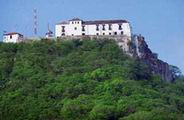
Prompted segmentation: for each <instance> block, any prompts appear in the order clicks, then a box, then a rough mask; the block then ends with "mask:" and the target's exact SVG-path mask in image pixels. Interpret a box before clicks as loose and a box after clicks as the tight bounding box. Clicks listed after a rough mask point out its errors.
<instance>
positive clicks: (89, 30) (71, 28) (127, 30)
mask: <svg viewBox="0 0 184 120" xmlns="http://www.w3.org/2000/svg"><path fill="white" fill-rule="evenodd" d="M104 25H105V30H103V25H102V24H99V30H98V31H97V30H96V25H95V24H91V25H85V24H82V21H69V24H58V25H56V30H55V33H56V34H55V35H56V37H61V35H62V26H65V35H66V36H77V35H83V34H84V35H97V34H98V35H115V32H116V35H122V34H123V35H126V36H131V27H130V24H129V23H122V30H119V24H118V23H117V24H111V25H112V26H111V28H112V29H111V30H109V24H104ZM82 26H85V31H82ZM75 28H76V29H75ZM122 32H123V33H122Z"/></svg>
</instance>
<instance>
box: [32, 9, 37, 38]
mask: <svg viewBox="0 0 184 120" xmlns="http://www.w3.org/2000/svg"><path fill="white" fill-rule="evenodd" d="M33 12H34V35H35V36H37V32H38V21H37V18H38V17H37V9H34V10H33Z"/></svg>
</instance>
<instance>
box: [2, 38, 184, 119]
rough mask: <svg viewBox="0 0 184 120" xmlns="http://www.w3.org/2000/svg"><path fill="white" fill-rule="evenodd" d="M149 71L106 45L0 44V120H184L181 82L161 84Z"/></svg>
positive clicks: (86, 42) (183, 82) (75, 42)
mask: <svg viewBox="0 0 184 120" xmlns="http://www.w3.org/2000/svg"><path fill="white" fill-rule="evenodd" d="M149 71H150V70H149V69H148V67H147V66H146V65H145V64H144V63H142V62H141V61H139V60H137V59H133V58H130V57H129V56H127V55H125V54H124V52H123V51H122V50H121V49H120V48H119V47H118V46H117V45H116V43H115V42H114V41H112V40H105V39H99V40H87V39H86V40H83V41H80V40H65V41H61V40H59V39H58V40H57V41H54V40H46V39H45V40H41V41H32V42H28V43H19V44H11V43H8V44H4V43H1V44H0V119H1V120H15V119H16V120H151V119H153V120H163V119H166V120H171V119H178V120H180V119H182V118H184V116H183V114H184V97H183V96H184V87H183V86H184V79H183V77H179V80H177V81H176V82H175V83H172V84H171V83H165V82H163V81H161V80H160V78H159V77H158V76H153V75H152V74H151V73H150V72H149ZM173 72H177V73H178V69H177V68H176V67H173Z"/></svg>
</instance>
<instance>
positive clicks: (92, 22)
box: [83, 20, 128, 25]
mask: <svg viewBox="0 0 184 120" xmlns="http://www.w3.org/2000/svg"><path fill="white" fill-rule="evenodd" d="M113 23H128V21H126V20H96V21H83V24H86V25H91V24H113Z"/></svg>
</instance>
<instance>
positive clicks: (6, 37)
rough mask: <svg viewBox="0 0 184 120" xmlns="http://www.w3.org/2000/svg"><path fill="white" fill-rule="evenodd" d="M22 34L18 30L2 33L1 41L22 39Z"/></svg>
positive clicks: (16, 41)
mask: <svg viewBox="0 0 184 120" xmlns="http://www.w3.org/2000/svg"><path fill="white" fill-rule="evenodd" d="M23 37H24V36H23V35H22V34H20V33H18V32H9V33H4V34H3V42H5V43H18V42H22V41H23Z"/></svg>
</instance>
